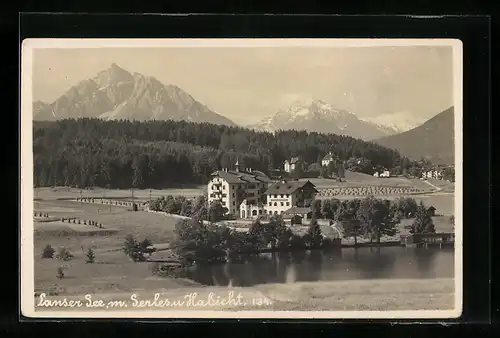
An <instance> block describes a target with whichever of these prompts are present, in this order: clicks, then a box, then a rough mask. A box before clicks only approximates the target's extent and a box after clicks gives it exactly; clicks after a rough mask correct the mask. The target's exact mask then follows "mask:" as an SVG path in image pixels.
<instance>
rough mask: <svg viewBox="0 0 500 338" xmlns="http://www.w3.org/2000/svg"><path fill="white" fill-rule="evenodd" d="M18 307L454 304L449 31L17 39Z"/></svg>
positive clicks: (87, 311)
mask: <svg viewBox="0 0 500 338" xmlns="http://www.w3.org/2000/svg"><path fill="white" fill-rule="evenodd" d="M21 59H22V61H21V79H22V80H21V87H22V88H21V101H22V104H21V128H22V132H21V134H22V135H21V139H22V140H21V141H22V152H21V182H20V184H21V189H22V193H21V200H22V201H21V209H22V217H21V299H20V301H21V305H22V306H21V311H22V315H24V316H26V317H29V318H163V319H169V318H171V319H173V318H238V319H241V318H271V319H272V318H277V319H278V318H279V319H283V318H285V319H293V318H304V319H307V318H327V319H328V318H330V319H349V318H360V319H363V318H387V319H404V318H457V317H459V316H460V314H461V312H462V293H463V288H462V280H463V274H462V259H463V257H462V229H463V224H462V63H463V61H462V44H461V42H460V41H459V40H451V39H27V40H24V41H23V43H22V54H21Z"/></svg>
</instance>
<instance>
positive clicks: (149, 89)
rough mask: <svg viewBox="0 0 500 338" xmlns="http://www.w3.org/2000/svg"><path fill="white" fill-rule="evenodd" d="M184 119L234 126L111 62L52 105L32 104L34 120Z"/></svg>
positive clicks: (170, 88)
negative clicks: (86, 118)
mask: <svg viewBox="0 0 500 338" xmlns="http://www.w3.org/2000/svg"><path fill="white" fill-rule="evenodd" d="M82 117H88V118H101V119H105V120H112V119H134V120H138V121H147V120H168V119H171V120H177V121H178V120H186V121H192V122H208V123H213V124H223V125H228V126H236V124H235V123H234V122H232V121H231V120H229V119H228V118H226V117H224V116H222V115H219V114H217V113H215V112H213V111H211V110H210V109H209V108H207V107H206V106H204V105H203V104H201V103H200V102H198V101H196V100H195V99H194V98H193V97H192V96H191V95H189V94H188V93H186V92H185V91H183V90H182V89H181V88H179V87H177V86H175V85H171V84H169V85H164V84H162V83H161V82H160V81H158V80H157V79H155V78H154V77H150V76H144V75H142V74H139V73H129V72H128V71H126V70H124V69H122V68H120V67H119V66H118V65H116V64H115V63H113V64H112V65H111V66H110V67H109V68H108V69H105V70H103V71H101V72H99V73H98V74H97V75H96V76H95V77H93V78H91V79H88V80H84V81H81V82H79V83H78V84H76V85H75V86H73V87H71V88H70V89H68V90H67V91H66V92H65V93H64V94H63V95H61V96H60V97H59V98H58V99H56V100H55V101H54V102H52V103H45V102H41V101H36V102H34V103H33V119H34V120H49V121H53V120H57V119H62V118H82Z"/></svg>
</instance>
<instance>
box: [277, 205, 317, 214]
mask: <svg viewBox="0 0 500 338" xmlns="http://www.w3.org/2000/svg"><path fill="white" fill-rule="evenodd" d="M311 211H312V209H311V208H302V207H291V208H290V209H288V210H285V211H284V212H283V215H292V214H293V215H303V214H308V213H310V212H311Z"/></svg>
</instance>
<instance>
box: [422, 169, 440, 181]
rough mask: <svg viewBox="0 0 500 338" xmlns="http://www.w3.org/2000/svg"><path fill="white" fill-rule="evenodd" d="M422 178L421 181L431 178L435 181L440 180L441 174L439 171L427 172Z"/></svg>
mask: <svg viewBox="0 0 500 338" xmlns="http://www.w3.org/2000/svg"><path fill="white" fill-rule="evenodd" d="M422 178H423V179H429V178H433V179H436V180H440V179H442V178H443V173H442V172H441V170H435V169H432V170H427V171H424V172H423V173H422Z"/></svg>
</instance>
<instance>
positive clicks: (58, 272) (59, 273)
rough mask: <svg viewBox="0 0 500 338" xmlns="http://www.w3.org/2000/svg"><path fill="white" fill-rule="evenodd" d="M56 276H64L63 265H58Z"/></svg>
mask: <svg viewBox="0 0 500 338" xmlns="http://www.w3.org/2000/svg"><path fill="white" fill-rule="evenodd" d="M56 277H57V278H59V279H62V278H64V267H62V266H60V267H58V268H57V273H56Z"/></svg>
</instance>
